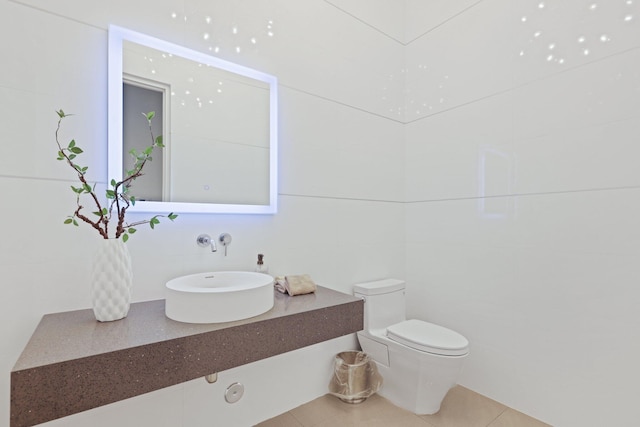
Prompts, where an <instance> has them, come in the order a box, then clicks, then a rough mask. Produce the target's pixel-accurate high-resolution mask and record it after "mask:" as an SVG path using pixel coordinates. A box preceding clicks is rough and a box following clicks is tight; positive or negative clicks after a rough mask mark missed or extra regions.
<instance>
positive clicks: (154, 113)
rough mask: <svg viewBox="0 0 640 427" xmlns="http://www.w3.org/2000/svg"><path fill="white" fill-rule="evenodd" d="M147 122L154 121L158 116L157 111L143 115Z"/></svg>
mask: <svg viewBox="0 0 640 427" xmlns="http://www.w3.org/2000/svg"><path fill="white" fill-rule="evenodd" d="M142 114H143V115H144V116H145V117H146V118H147V120H149V121H151V119H153V118H154V117H155V116H156V112H155V111H149V112H148V113H147V114H144V113H142Z"/></svg>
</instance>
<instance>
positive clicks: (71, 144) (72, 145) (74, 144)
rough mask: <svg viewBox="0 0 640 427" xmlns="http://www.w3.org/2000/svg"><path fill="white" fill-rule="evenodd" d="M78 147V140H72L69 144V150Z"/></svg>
mask: <svg viewBox="0 0 640 427" xmlns="http://www.w3.org/2000/svg"><path fill="white" fill-rule="evenodd" d="M75 146H76V140H75V139H72V140H71V142H70V143H69V149H71V148H73V147H75Z"/></svg>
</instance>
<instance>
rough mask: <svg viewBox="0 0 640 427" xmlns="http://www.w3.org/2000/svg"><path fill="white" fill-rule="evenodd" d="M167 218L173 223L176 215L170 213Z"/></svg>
mask: <svg viewBox="0 0 640 427" xmlns="http://www.w3.org/2000/svg"><path fill="white" fill-rule="evenodd" d="M168 218H169V219H170V220H171V221H173V220H174V219H176V218H178V214H174V213H173V212H171V213H170V214H169V216H168Z"/></svg>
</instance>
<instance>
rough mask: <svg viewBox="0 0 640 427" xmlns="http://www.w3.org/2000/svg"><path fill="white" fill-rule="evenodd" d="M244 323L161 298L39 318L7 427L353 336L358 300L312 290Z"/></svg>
mask: <svg viewBox="0 0 640 427" xmlns="http://www.w3.org/2000/svg"><path fill="white" fill-rule="evenodd" d="M274 298H275V302H274V307H273V309H271V310H269V311H268V312H266V313H264V314H261V315H260V316H256V317H252V318H250V319H244V320H239V321H236V322H228V323H217V324H189V323H181V322H176V321H173V320H171V319H169V318H167V317H166V316H165V313H164V300H158V301H148V302H141V303H135V304H132V305H131V309H130V310H129V314H128V316H127V317H126V318H125V319H122V320H118V321H115V322H106V323H100V322H97V321H96V320H95V317H94V315H93V311H92V310H79V311H70V312H65V313H56V314H47V315H45V316H44V317H43V318H42V320H41V321H40V324H39V325H38V327H37V328H36V330H35V332H34V333H33V335H32V337H31V340H30V341H29V343H28V344H27V346H26V347H25V349H24V351H23V352H22V355H21V356H20V358H19V359H18V361H17V362H16V364H15V366H14V368H13V370H12V371H11V424H10V425H11V427H18V426H20V427H27V426H32V425H36V424H40V423H43V422H46V421H50V420H53V419H57V418H61V417H64V416H67V415H71V414H74V413H77V412H81V411H86V410H88V409H91V408H96V407H98V406H102V405H106V404H108V403H113V402H117V401H119V400H123V399H127V398H130V397H133V396H137V395H140V394H143V393H148V392H150V391H154V390H158V389H161V388H164V387H168V386H171V385H174V384H179V383H182V382H185V381H189V380H192V379H195V378H198V377H203V376H205V375H208V374H212V373H215V372H220V371H224V370H226V369H230V368H233V367H236V366H240V365H244V364H247V363H250V362H254V361H256V360H261V359H265V358H268V357H271V356H275V355H277V354H281V353H285V352H288V351H292V350H295V349H298V348H302V347H306V346H308V345H312V344H316V343H319V342H322V341H327V340H330V339H333V338H337V337H340V336H343V335H347V334H350V333H354V332H357V331H359V330H361V329H362V325H363V305H364V304H363V302H362V300H360V299H357V298H355V297H353V296H351V295H347V294H344V293H341V292H337V291H333V290H331V289H327V288H324V287H318V290H317V291H316V293H314V294H308V295H299V296H296V297H290V296H288V295H283V294H281V293H279V292H275V297H274Z"/></svg>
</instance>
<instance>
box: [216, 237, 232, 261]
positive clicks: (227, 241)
mask: <svg viewBox="0 0 640 427" xmlns="http://www.w3.org/2000/svg"><path fill="white" fill-rule="evenodd" d="M218 240H219V241H220V244H221V245H222V246H224V256H227V246H229V245H230V244H231V240H232V238H231V234H229V233H222V234H221V235H220V237H219V238H218Z"/></svg>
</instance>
